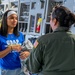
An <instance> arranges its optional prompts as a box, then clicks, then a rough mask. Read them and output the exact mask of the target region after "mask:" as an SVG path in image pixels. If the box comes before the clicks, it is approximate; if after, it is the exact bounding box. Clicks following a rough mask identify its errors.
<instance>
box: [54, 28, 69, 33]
mask: <svg viewBox="0 0 75 75" xmlns="http://www.w3.org/2000/svg"><path fill="white" fill-rule="evenodd" d="M68 30H69V28H68V27H58V28H56V29H55V30H54V31H53V32H65V31H68Z"/></svg>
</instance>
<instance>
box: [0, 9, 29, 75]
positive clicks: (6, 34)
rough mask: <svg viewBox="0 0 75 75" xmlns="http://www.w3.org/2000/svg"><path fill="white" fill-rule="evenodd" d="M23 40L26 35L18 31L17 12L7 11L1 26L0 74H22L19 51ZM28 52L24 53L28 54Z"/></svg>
mask: <svg viewBox="0 0 75 75" xmlns="http://www.w3.org/2000/svg"><path fill="white" fill-rule="evenodd" d="M23 42H24V36H23V34H22V33H21V32H19V31H18V15H17V13H16V12H15V11H12V10H8V11H6V12H5V13H4V15H3V18H2V24H1V28H0V73H1V74H0V75H20V72H21V61H20V58H19V57H20V54H19V52H20V51H21V49H22V47H21V45H22V43H23ZM26 53H27V54H28V53H29V52H26ZM27 54H25V53H23V55H26V56H27ZM26 56H25V57H26ZM21 75H22V74H21Z"/></svg>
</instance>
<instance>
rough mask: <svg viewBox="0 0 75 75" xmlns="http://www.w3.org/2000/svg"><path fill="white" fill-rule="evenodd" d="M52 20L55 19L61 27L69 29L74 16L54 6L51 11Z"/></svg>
mask: <svg viewBox="0 0 75 75" xmlns="http://www.w3.org/2000/svg"><path fill="white" fill-rule="evenodd" d="M52 18H53V19H54V18H56V20H57V21H58V22H59V25H60V26H62V27H70V26H71V25H72V24H74V23H75V15H74V14H73V13H72V12H71V11H70V10H69V9H68V8H66V7H64V6H59V5H58V6H55V7H54V8H53V11H52Z"/></svg>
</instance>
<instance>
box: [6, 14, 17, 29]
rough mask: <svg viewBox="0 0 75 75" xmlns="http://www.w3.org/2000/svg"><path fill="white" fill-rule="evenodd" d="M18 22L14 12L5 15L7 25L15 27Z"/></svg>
mask: <svg viewBox="0 0 75 75" xmlns="http://www.w3.org/2000/svg"><path fill="white" fill-rule="evenodd" d="M17 22H18V17H17V15H16V14H12V15H10V16H9V17H7V25H8V27H11V28H14V27H16V25H17Z"/></svg>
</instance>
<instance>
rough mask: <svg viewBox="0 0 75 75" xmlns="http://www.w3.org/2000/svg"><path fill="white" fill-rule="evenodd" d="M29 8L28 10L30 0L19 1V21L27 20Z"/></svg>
mask: <svg viewBox="0 0 75 75" xmlns="http://www.w3.org/2000/svg"><path fill="white" fill-rule="evenodd" d="M29 10H30V2H26V3H21V8H20V17H19V21H24V22H28V19H29Z"/></svg>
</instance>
